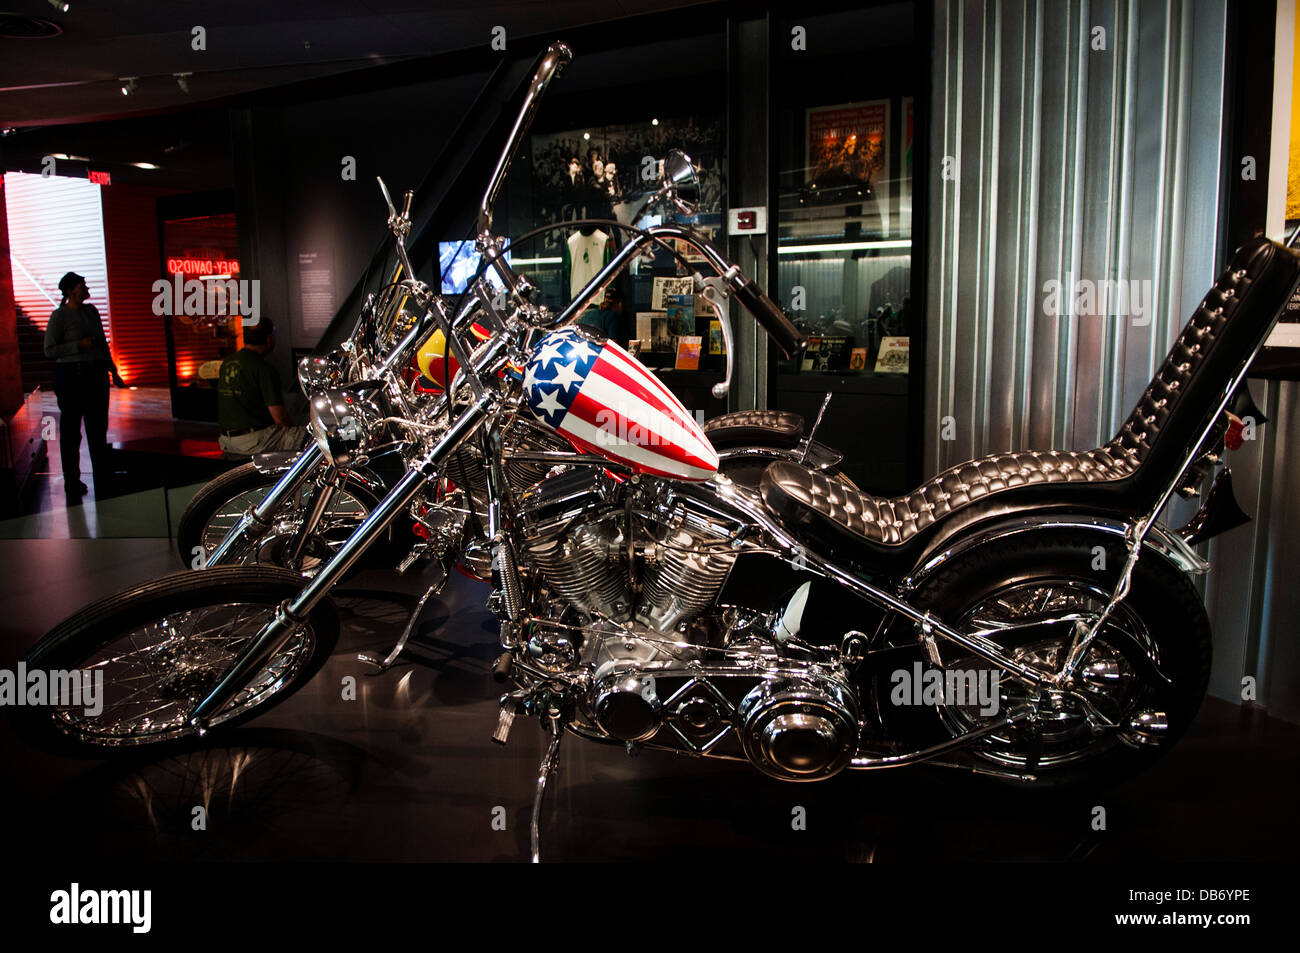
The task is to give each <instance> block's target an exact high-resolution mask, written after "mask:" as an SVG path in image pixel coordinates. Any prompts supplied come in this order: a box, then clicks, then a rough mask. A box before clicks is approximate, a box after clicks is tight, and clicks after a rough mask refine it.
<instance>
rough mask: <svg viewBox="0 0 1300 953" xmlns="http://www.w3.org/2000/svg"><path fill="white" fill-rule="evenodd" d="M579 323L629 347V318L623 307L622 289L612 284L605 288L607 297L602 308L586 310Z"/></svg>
mask: <svg viewBox="0 0 1300 953" xmlns="http://www.w3.org/2000/svg"><path fill="white" fill-rule="evenodd" d="M578 323H579V324H583V325H585V326H587V327H589V328H591V329H592V330H594V331H599V332H600V333H601V334H603V335H604V336H605V337H607V338H609V339H611V340H613V341H617V342H618V343H619V345H620V346H622V347H627V331H626V325H627V318H626V316H625V311H624V308H623V292H622V290H621V289H619V288H617V287H616V286H614V285H610V286H609V287H608V288H606V289H605V297H604V299H603V300H602V301H601V302H600V308H599V309H596V310H591V309H588V310H587V311H584V312H583V313H582V316H581V317H580V318H578Z"/></svg>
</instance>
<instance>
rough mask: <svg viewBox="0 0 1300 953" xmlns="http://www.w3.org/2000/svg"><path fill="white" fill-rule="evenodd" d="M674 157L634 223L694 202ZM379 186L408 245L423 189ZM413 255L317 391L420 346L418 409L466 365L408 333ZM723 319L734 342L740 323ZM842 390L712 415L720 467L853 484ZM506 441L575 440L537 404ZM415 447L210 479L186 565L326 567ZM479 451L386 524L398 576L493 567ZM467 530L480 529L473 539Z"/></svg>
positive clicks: (526, 474)
mask: <svg viewBox="0 0 1300 953" xmlns="http://www.w3.org/2000/svg"><path fill="white" fill-rule="evenodd" d="M667 162H668V163H669V166H670V168H672V169H674V170H675V174H674V176H672V177H671V181H670V182H669V183H667V184H666V185H667V187H665V188H661V189H660V190H659V191H657V192H654V193H648V194H646V195H644V196H642V197H640V198H639V199H637V200H635V203H634V204H635V205H636V206H637V211H636V212H635V213H634V215H633V219H634V224H635V222H636V220H638V219H639V217H640V215H642V214H644V213H646V212H648V211H649V210H651V209H653V208H654V207H656V206H657V204H658V203H660V202H669V201H670V202H671V207H672V208H675V209H677V210H680V211H684V212H693V211H694V209H695V206H696V204H697V203H698V197H699V183H698V181H697V180H696V179H695V171H694V168H693V166H692V164H691V162H690V159H689V158H688V157H686V156H685V155H683V154H681V153H680V152H677V151H676V150H674V151H673V152H672V153H671V154H670V156H669V158H668V160H667ZM380 187H381V189H382V190H383V194H384V197H385V199H386V200H387V201H388V206H389V212H390V219H389V221H390V225H393V226H396V227H395V228H394V234H393V237H394V240H395V241H396V242H397V243H398V244H399V245H403V244H404V238H405V232H404V230H403V229H407V228H409V211H410V202H411V196H410V195H409V194H408V196H407V199H406V201H407V205H406V208H405V210H404V211H403V213H402V215H400V216H399V215H397V214H396V210H395V209H394V208H393V205H392V201H391V199H389V196H388V190H387V188H386V187H385V186H384V185H383V182H382V180H381V181H380ZM570 224H571V223H570ZM605 224H606V225H609V224H612V223H605ZM403 252H404V249H403ZM401 258H402V253H400V252H399V262H398V264H397V266H396V268H395V269H394V270H393V273H392V276H391V278H390V280H389V281H388V283H387V284H385V285H384V287H383V289H382V290H381V292H380V293H379V295H378V296H376V295H374V294H372V295H370V296H369V297H368V299H367V301H366V303H365V306H364V307H363V308H362V312H361V314H360V316H359V318H358V320H357V322H356V325H355V326H354V328H353V331H352V333H351V334H350V335H349V336H348V338H347V339H346V340H345V341H344V342H343V343H342V344H341V345H340V346H339V347H337V348H335V349H334V350H333V351H331V352H330V353H329V354H327V355H324V356H314V357H307V358H304V359H303V360H302V361H301V362H300V364H299V368H298V381H299V385H300V387H301V389H302V391H303V393H304V394H305V395H306V396H307V397H308V398H309V399H310V397H311V396H312V394H313V393H314V392H315V391H317V390H319V389H321V388H322V387H326V386H333V385H337V384H339V383H343V382H352V381H358V380H363V379H367V378H369V377H372V376H376V377H377V376H382V375H383V374H384V373H386V372H388V371H390V370H392V369H394V368H396V367H398V366H400V358H402V357H405V356H407V355H409V358H408V365H407V367H406V368H405V370H404V372H403V374H402V379H403V380H404V382H405V383H406V384H407V385H408V386H407V387H406V389H405V391H404V392H403V394H402V395H401V401H402V404H403V406H402V408H400V409H402V410H403V411H405V412H406V413H408V414H411V413H413V412H414V411H416V410H418V409H420V408H422V407H425V406H427V405H428V403H429V402H430V401H431V400H432V399H433V397H434V396H436V395H437V394H438V393H440V392H441V391H442V389H443V387H444V386H445V383H446V381H445V380H444V378H445V376H446V373H447V371H448V370H449V369H450V370H453V372H454V369H455V368H456V367H457V366H458V365H457V364H456V361H455V359H454V357H452V358H450V359H449V358H448V354H447V342H446V339H445V338H444V337H443V335H442V332H441V331H440V330H435V331H434V332H433V333H432V334H431V335H430V337H429V338H428V339H427V340H425V341H424V342H423V343H421V344H420V345H419V346H418V347H417V348H415V349H414V353H411V348H410V347H409V342H407V341H405V338H404V336H405V335H406V333H407V332H409V331H410V329H411V328H412V327H413V325H414V323H415V320H416V317H417V315H415V314H414V313H412V308H411V303H412V302H411V295H410V294H408V293H406V291H405V289H404V287H403V283H402V282H401V280H400V279H401V276H402V274H403V265H402V263H401V260H400V259H401ZM723 317H724V318H725V317H726V316H725V315H723ZM724 328H725V331H724V333H725V334H726V335H727V343H728V347H730V344H731V341H730V332H731V324H730V321H729V320H726V321H725V323H724ZM473 333H474V335H475V336H476V337H478V338H479V339H484V338H485V337H486V336H487V332H486V330H485V329H484V328H483V327H482V326H481V325H477V324H475V325H474V327H473ZM731 370H732V364H731V359H730V357H729V358H728V361H727V373H726V376H725V378H724V380H723V381H722V382H720V383H718V384H716V385H715V386H714V387H713V389H712V393H713V396H714V397H717V398H722V397H725V396H726V395H727V393H728V392H729V391H730V387H731V376H732V375H731ZM830 400H831V394H829V393H828V394H827V395H826V399H825V400H824V401H823V403H822V405H821V409H820V411H819V412H818V414H817V417H816V419H815V421H814V423H813V426H812V427H811V428H810V429H808V430H807V431H805V426H804V419H803V417H802V416H801V415H799V414H796V413H793V412H790V411H779V410H768V409H756V410H743V411H733V412H731V413H725V414H721V415H719V416H717V417H713V418H711V419H709V420H707V421H704V422H703V427H704V432H705V433H706V434H707V435H708V437H709V440H710V443H711V444H712V446H713V448H714V449H715V450H716V451H718V455H719V468H720V469H721V471H722V472H723V473H725V474H726V475H727V476H728V477H730V478H731V479H733V480H737V481H739V482H742V483H746V484H749V485H751V486H755V487H756V486H757V485H758V481H759V480H760V479H761V476H762V472H763V470H764V469H765V468H766V467H767V465H768V464H769V463H771V462H773V461H775V460H790V461H793V462H797V463H798V464H800V465H802V466H806V467H810V468H815V469H817V470H820V471H821V472H823V473H825V474H827V475H828V476H830V477H833V478H835V479H837V480H839V481H840V482H841V483H844V484H845V485H846V486H851V487H852V486H854V484H853V482H852V481H851V480H850V479H849V478H848V477H847V476H846V475H845V474H843V473H842V472H841V471H840V470H839V466H838V465H839V463H840V462H841V460H842V459H843V454H841V453H839V452H838V451H836V450H834V449H832V448H830V447H828V446H826V445H825V444H822V443H820V442H818V441H816V440H815V439H814V438H815V435H816V432H817V430H818V428H819V427H820V425H821V421H822V418H823V416H824V415H825V413H826V409H827V407H828V405H829V404H830ZM505 445H506V447H507V448H509V449H511V450H520V451H522V450H526V449H531V450H546V449H551V450H554V449H557V448H558V449H565V448H567V447H568V444H567V442H566V441H565V440H564V439H563V438H561V437H559V436H557V435H555V434H554V433H552V432H551V431H549V429H548V428H546V427H545V426H543V425H542V424H541V423H539V422H538V421H536V420H535V419H533V418H532V417H531V416H530V415H524V416H521V417H516V418H515V420H514V422H513V423H512V424H511V426H510V427H509V428H507V431H506V438H505ZM402 450H403V446H402V445H401V444H400V443H397V442H394V443H393V444H392V445H390V446H387V447H384V448H381V449H380V450H378V451H375V452H371V453H369V454H368V459H367V460H365V461H359V462H356V463H354V464H353V465H352V466H350V467H348V468H347V469H346V470H345V471H340V470H338V469H337V468H335V467H333V466H330V465H329V464H328V463H327V462H326V461H325V460H324V458H323V456H322V455H321V454H320V453H319V452H317V450H316V448H315V447H314V445H312V446H308V447H307V448H306V449H304V450H302V451H299V452H298V453H294V452H292V451H279V452H273V453H263V454H257V455H255V456H254V457H253V459H252V460H251V461H249V462H247V463H244V464H242V465H240V466H237V467H234V468H233V469H231V470H229V471H227V472H226V473H223V474H220V475H219V476H217V477H215V478H214V479H213V480H211V481H209V482H208V483H207V484H206V485H204V486H203V487H201V488H200V489H199V491H198V492H197V493H196V494H195V495H194V497H193V498H192V499H191V501H190V503H189V504H188V506H187V507H186V509H185V511H184V513H183V514H182V516H181V518H180V522H179V525H178V528H177V533H176V543H177V550H178V554H179V556H180V560H181V563H182V564H183V565H186V566H189V567H191V568H195V569H199V568H206V567H209V566H216V565H226V564H230V563H235V562H239V563H245V564H257V565H273V566H283V567H286V568H291V569H296V570H299V571H303V572H305V573H310V572H313V571H314V570H315V568H316V567H317V566H319V564H320V563H321V562H322V561H323V560H325V559H327V558H328V557H329V555H330V554H332V553H333V552H334V551H336V550H337V549H338V546H339V545H340V544H341V543H342V542H343V541H344V540H346V539H347V538H348V536H349V535H351V533H352V531H353V530H354V529H355V528H356V527H357V526H358V525H360V523H361V522H362V521H363V520H364V519H365V517H366V516H367V515H368V514H369V513H370V511H371V510H373V509H374V507H375V506H376V505H377V504H378V503H379V502H380V501H381V500H382V499H383V498H384V497H385V496H386V495H387V492H388V489H389V487H390V486H391V485H392V484H393V483H395V482H396V480H397V479H399V478H400V477H401V475H402V473H403V472H404V471H405V469H406V465H407V462H408V461H407V460H406V459H405V458H404V456H403V453H402ZM475 457H476V454H475V451H474V449H473V448H472V447H471V448H466V449H463V450H461V451H460V452H459V453H458V454H456V455H455V456H454V457H453V459H452V460H451V461H450V462H449V463H448V464H447V465H446V466H445V468H444V469H445V471H446V473H447V475H448V480H446V481H445V485H444V487H443V488H442V490H443V492H441V493H440V494H439V498H438V499H437V501H436V503H435V504H434V506H435V507H436V509H437V511H438V512H437V514H436V515H430V508H431V507H429V506H426V507H424V509H423V511H422V512H421V513H420V514H418V515H417V518H416V520H415V522H414V524H413V526H412V533H410V534H406V533H403V532H401V531H400V530H398V529H397V528H393V529H391V530H390V531H389V533H388V534H387V539H386V542H387V543H388V544H390V545H389V546H388V547H387V548H389V549H394V550H396V552H392V553H389V555H391V556H393V557H394V558H395V559H397V560H398V562H397V571H398V573H399V574H401V573H403V572H405V571H406V570H407V569H408V568H409V567H410V566H411V565H412V564H414V563H417V562H419V561H420V560H423V559H426V558H429V557H431V556H434V557H436V558H439V559H441V560H442V561H443V562H444V563H445V564H450V563H454V564H456V565H457V566H459V567H460V568H461V569H462V570H463V571H465V572H467V573H468V574H470V575H473V576H478V577H480V578H483V574H484V572H485V570H486V569H487V568H488V560H487V557H486V549H485V545H484V544H485V542H486V541H485V540H483V539H482V534H481V532H479V533H475V532H474V531H475V530H478V529H481V526H480V525H479V524H478V521H477V520H476V519H473V517H474V515H475V511H474V504H475V503H477V504H478V507H479V508H480V509H481V508H484V507H485V506H486V495H487V490H488V488H487V485H486V482H485V480H484V479H483V476H482V474H483V463H482V459H481V456H478V457H477V458H475ZM545 470H546V468H545V467H544V466H543V467H541V469H538V465H537V464H533V465H531V466H530V465H528V464H525V463H521V462H516V463H515V464H513V466H512V467H511V470H510V475H511V478H512V483H513V485H514V487H515V489H517V490H522V489H524V488H526V487H527V486H529V485H531V484H532V483H534V482H536V480H538V479H540V478H541V476H542V475H544V473H545ZM453 481H454V482H453ZM434 523H437V526H435V525H433V524H434ZM467 533H468V534H469V537H470V538H469V539H468V540H466V539H464V538H463V537H465V536H466V534H467ZM453 548H454V549H455V550H456V551H455V552H453V551H452V550H453ZM462 557H463V558H462Z"/></svg>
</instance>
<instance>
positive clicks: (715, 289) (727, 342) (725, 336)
mask: <svg viewBox="0 0 1300 953" xmlns="http://www.w3.org/2000/svg"><path fill="white" fill-rule="evenodd" d="M695 286H696V287H697V288H699V289H700V294H701V295H702V296H703V297H704V300H705V301H707V302H709V304H711V305H712V306H713V310H714V311H715V312H717V315H718V323H719V324H721V325H722V346H723V348H724V349H725V350H726V352H727V375H726V377H724V378H723V379H722V381H721V382H720V383H717V384H714V385H713V391H712V393H713V396H714V397H717V398H718V399H721V398H723V397H726V396H727V394H728V393H729V392H730V391H731V372H732V369H733V367H734V358H733V356H732V355H733V354H735V350H736V349H735V348H734V347H733V346H732V339H731V315H730V311H729V303H730V295H729V293H728V291H727V282H726V281H725V279H723V278H719V277H713V278H705V277H704V276H702V275H701V274H700V273H699V272H698V271H697V272H696V273H695Z"/></svg>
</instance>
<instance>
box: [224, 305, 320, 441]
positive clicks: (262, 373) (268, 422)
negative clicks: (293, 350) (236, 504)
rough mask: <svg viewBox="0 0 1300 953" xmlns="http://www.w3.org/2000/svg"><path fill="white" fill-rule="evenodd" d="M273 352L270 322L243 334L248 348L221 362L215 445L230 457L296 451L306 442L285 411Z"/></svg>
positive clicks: (273, 340)
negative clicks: (218, 434)
mask: <svg viewBox="0 0 1300 953" xmlns="http://www.w3.org/2000/svg"><path fill="white" fill-rule="evenodd" d="M274 347H275V325H274V324H273V323H272V322H271V319H270V318H262V319H260V320H259V321H258V323H257V324H254V325H251V326H247V327H245V328H244V346H243V348H241V349H240V350H238V351H236V352H235V353H234V354H231V355H230V356H229V357H227V358H226V359H225V360H224V361H222V362H221V373H220V375H219V376H218V378H217V421H218V424H219V426H220V427H221V437H220V439H219V440H218V441H217V442H218V443H219V444H220V445H221V449H222V450H224V451H225V452H226V453H233V454H250V455H251V454H254V453H265V452H266V451H269V450H297V449H299V448H300V447H301V446H302V444H303V442H304V439H305V437H306V432H305V430H304V429H303V428H302V427H295V426H294V425H293V421H292V420H291V419H290V417H289V412H288V411H287V410H286V409H285V406H284V391H283V390H282V389H281V387H280V374H279V372H278V371H276V369H275V368H274V367H272V366H271V364H270V363H269V362H268V361H267V360H266V355H267V354H269V353H271V349H272V348H274Z"/></svg>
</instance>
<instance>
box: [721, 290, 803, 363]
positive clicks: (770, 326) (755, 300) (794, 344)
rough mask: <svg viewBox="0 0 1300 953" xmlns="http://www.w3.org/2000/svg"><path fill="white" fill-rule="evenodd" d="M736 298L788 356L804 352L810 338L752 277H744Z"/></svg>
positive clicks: (736, 291) (736, 292)
mask: <svg viewBox="0 0 1300 953" xmlns="http://www.w3.org/2000/svg"><path fill="white" fill-rule="evenodd" d="M734 291H735V294H736V298H737V299H739V301H740V303H741V304H743V305H744V306H745V310H747V311H748V312H749V313H750V314H752V315H753V316H754V319H755V320H756V321H757V322H758V323H759V324H761V325H762V326H763V330H765V331H767V333H768V334H769V335H771V337H772V340H774V341H776V343H777V345H779V346H780V348H781V350H782V351H784V352H785V356H786V357H795V356H797V355H799V354H802V353H803V349H804V348H806V347H807V346H808V339H807V338H806V337H804V336H803V335H802V334H800V333H799V329H798V328H796V327H795V326H794V324H793V323H792V322H791V321H790V319H789V318H787V317H786V316H785V312H784V311H782V310H781V309H780V308H778V307H777V305H776V302H775V301H773V300H772V299H771V298H769V297H768V296H767V295H766V294H764V293H763V289H762V288H760V287H759V286H758V285H757V284H756V283H755V282H754V281H753V280H752V279H750V278H744V279H743V283H742V284H740V285H739V286H736V287H735V288H734Z"/></svg>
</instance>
